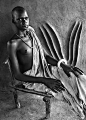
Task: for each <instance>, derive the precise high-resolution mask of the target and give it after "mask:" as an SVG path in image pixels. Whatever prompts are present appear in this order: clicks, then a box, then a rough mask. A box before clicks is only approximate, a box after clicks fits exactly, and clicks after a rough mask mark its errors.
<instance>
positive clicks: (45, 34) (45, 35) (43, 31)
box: [40, 26, 59, 60]
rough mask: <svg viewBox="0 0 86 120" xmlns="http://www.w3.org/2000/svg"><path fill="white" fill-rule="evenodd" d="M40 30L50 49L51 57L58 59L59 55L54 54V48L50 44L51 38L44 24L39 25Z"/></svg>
mask: <svg viewBox="0 0 86 120" xmlns="http://www.w3.org/2000/svg"><path fill="white" fill-rule="evenodd" d="M40 30H41V32H42V34H43V36H44V39H45V42H46V43H47V46H48V48H49V50H50V53H51V55H52V57H53V58H54V59H57V60H59V57H58V56H57V54H56V52H55V50H54V47H53V46H52V40H51V39H52V38H51V36H50V35H49V33H48V31H47V29H46V28H45V27H44V26H42V27H40Z"/></svg>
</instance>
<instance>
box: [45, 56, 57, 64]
mask: <svg viewBox="0 0 86 120" xmlns="http://www.w3.org/2000/svg"><path fill="white" fill-rule="evenodd" d="M46 60H47V63H48V64H50V65H52V66H57V63H58V60H55V59H54V58H52V57H50V56H46Z"/></svg>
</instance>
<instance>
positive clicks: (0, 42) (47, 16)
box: [0, 0, 86, 90]
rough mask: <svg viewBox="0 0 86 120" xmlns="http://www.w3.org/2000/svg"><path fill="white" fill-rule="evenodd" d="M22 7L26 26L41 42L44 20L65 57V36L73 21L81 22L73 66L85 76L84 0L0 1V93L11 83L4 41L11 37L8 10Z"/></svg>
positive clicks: (85, 34)
mask: <svg viewBox="0 0 86 120" xmlns="http://www.w3.org/2000/svg"><path fill="white" fill-rule="evenodd" d="M18 5H19V6H23V7H25V8H26V10H27V11H28V14H29V17H30V25H31V26H32V27H34V29H35V31H36V33H37V35H38V37H39V38H40V40H41V42H42V41H43V39H42V38H41V36H40V33H39V30H38V27H39V26H40V25H41V24H43V23H44V22H45V21H48V22H50V24H52V25H53V26H54V28H55V30H56V31H57V32H58V34H59V36H60V38H61V45H62V49H63V51H64V55H66V53H67V52H66V51H67V48H66V42H67V37H68V36H67V35H68V31H69V29H70V27H71V26H72V24H73V23H74V21H76V20H79V21H82V23H83V29H82V34H81V37H80V45H79V56H78V62H77V66H78V67H79V68H81V69H82V70H83V71H84V72H85V73H86V69H85V68H86V45H85V44H86V42H85V41H86V37H85V36H86V32H85V31H86V0H0V90H7V88H8V85H9V82H10V81H11V77H10V73H9V70H8V66H7V65H5V64H4V62H5V60H6V58H7V48H6V44H7V41H8V40H10V39H11V37H12V36H13V34H14V32H13V25H12V22H11V10H12V9H13V8H14V7H15V6H18Z"/></svg>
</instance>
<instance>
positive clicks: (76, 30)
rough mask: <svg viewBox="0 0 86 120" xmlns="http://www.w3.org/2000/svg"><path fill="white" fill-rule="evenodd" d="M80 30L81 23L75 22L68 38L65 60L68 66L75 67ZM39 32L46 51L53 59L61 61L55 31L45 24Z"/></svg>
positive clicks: (61, 56)
mask: <svg viewBox="0 0 86 120" xmlns="http://www.w3.org/2000/svg"><path fill="white" fill-rule="evenodd" d="M81 30H82V23H81V22H75V23H74V24H73V26H72V30H71V33H70V34H69V35H70V36H69V38H68V45H67V46H68V52H67V53H68V56H67V60H68V63H69V65H71V66H75V65H76V63H77V58H78V47H79V40H80V35H81ZM40 31H41V33H42V36H43V38H44V40H45V42H46V43H47V46H48V49H49V50H50V53H51V55H52V57H53V58H54V59H56V60H57V61H58V60H60V59H63V58H64V57H63V54H62V50H61V45H60V38H59V36H58V34H57V32H56V31H55V29H54V28H53V27H52V26H51V25H50V24H49V23H45V24H43V25H42V26H41V27H40Z"/></svg>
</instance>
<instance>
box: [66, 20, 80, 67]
mask: <svg viewBox="0 0 86 120" xmlns="http://www.w3.org/2000/svg"><path fill="white" fill-rule="evenodd" d="M78 27H79V23H78V22H76V24H75V26H74V28H73V30H72V32H71V35H70V40H69V44H68V45H69V59H68V62H69V64H70V65H71V64H72V61H73V45H74V39H75V36H76V33H77V29H78Z"/></svg>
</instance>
